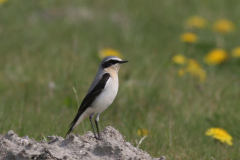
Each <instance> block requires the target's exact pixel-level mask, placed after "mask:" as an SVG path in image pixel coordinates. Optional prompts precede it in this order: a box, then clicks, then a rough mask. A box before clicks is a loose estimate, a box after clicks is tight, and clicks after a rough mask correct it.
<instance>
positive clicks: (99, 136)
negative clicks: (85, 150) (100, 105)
mask: <svg viewBox="0 0 240 160" xmlns="http://www.w3.org/2000/svg"><path fill="white" fill-rule="evenodd" d="M93 116H94V114H91V115H90V116H89V119H90V121H91V124H92V128H93V133H94V136H95V138H96V139H97V140H102V138H101V135H100V133H99V128H98V121H99V114H98V115H97V117H96V119H95V124H96V127H97V132H98V137H97V135H96V132H95V129H94V125H93V122H92V118H93Z"/></svg>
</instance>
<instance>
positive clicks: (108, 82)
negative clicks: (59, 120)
mask: <svg viewBox="0 0 240 160" xmlns="http://www.w3.org/2000/svg"><path fill="white" fill-rule="evenodd" d="M126 62H128V61H123V60H121V59H120V58H118V57H116V56H108V57H105V58H104V59H103V60H102V62H101V64H100V66H99V68H98V72H97V75H96V77H95V78H94V80H93V82H92V84H91V86H90V88H89V90H88V92H87V95H86V96H85V98H84V99H83V101H82V104H81V105H80V107H79V109H78V113H77V115H76V117H75V118H74V120H73V121H72V123H71V124H70V126H69V130H68V132H67V134H66V136H67V135H69V134H70V133H71V132H72V131H73V130H74V129H75V128H76V126H77V125H78V124H79V123H80V122H82V121H83V119H84V118H86V117H89V119H90V121H91V124H92V128H93V132H94V136H95V138H96V139H98V140H101V139H102V138H101V136H100V133H99V129H98V121H99V115H100V114H101V113H102V111H104V110H105V109H106V108H107V107H108V106H109V105H110V104H112V102H113V100H114V99H115V97H116V95H117V92H118V70H119V68H120V65H121V64H122V63H126ZM94 114H97V116H96V119H95V123H96V127H97V132H98V137H97V135H96V132H95V129H94V125H93V122H92V118H93V116H94Z"/></svg>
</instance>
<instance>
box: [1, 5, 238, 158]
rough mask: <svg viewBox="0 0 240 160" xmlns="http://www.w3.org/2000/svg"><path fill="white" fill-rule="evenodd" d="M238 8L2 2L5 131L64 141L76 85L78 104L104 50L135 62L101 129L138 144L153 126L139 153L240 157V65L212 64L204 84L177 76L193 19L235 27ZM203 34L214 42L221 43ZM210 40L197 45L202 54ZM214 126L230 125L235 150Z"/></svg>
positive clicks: (123, 72) (124, 73) (233, 42)
mask: <svg viewBox="0 0 240 160" xmlns="http://www.w3.org/2000/svg"><path fill="white" fill-rule="evenodd" d="M239 7H240V2H238V1H237V0H231V1H226V0H225V1H186V0H184V1H173V0H168V1H157V0H154V1H136V0H135V1H133V0H131V1H127V0H123V1H109V0H104V1H103V0H102V1H69V2H67V1H63V0H52V1H47V0H41V1H37V0H33V1H29V0H25V1H10V0H9V1H8V2H7V3H5V4H4V5H2V6H0V40H1V43H0V51H1V52H0V76H1V78H0V131H1V134H5V133H6V132H7V131H8V130H14V131H15V132H17V133H18V134H19V135H20V136H24V135H29V137H33V138H35V139H37V140H41V139H43V137H42V133H43V134H44V135H45V136H46V135H60V136H64V135H65V133H66V131H67V129H68V126H69V124H70V123H71V121H72V119H73V118H74V116H75V114H76V112H77V108H78V106H77V100H76V98H75V94H74V91H73V87H75V88H76V91H77V94H78V98H79V101H81V100H82V99H83V97H84V96H85V93H86V92H87V90H88V87H89V85H90V84H91V82H92V80H93V78H94V76H95V73H96V71H97V68H98V65H99V63H100V59H99V57H98V51H99V50H100V49H103V48H106V47H111V48H115V49H117V50H119V51H120V52H121V53H122V54H123V56H124V59H126V60H129V61H130V62H129V63H128V64H125V65H123V66H122V67H121V69H120V72H119V78H120V88H119V93H118V95H117V98H116V99H115V101H114V103H113V104H112V105H111V107H109V108H108V109H107V110H106V111H104V112H103V113H102V114H101V116H100V128H101V129H103V128H104V127H106V126H108V125H111V126H113V127H115V128H116V129H118V130H119V131H120V132H121V133H122V134H123V135H124V136H126V140H127V141H130V142H132V143H133V144H134V145H135V146H136V142H135V140H140V138H141V137H139V135H137V130H138V129H140V128H145V129H147V130H149V131H150V135H149V136H148V137H147V138H146V139H145V140H144V141H143V143H142V144H141V145H140V148H141V149H143V150H146V151H148V152H149V153H150V154H151V155H152V156H155V157H157V156H158V157H159V156H161V155H165V156H166V157H167V159H239V158H240V156H239V152H240V149H239V148H240V147H239V144H240V128H239V125H238V124H237V123H238V122H239V121H240V117H239V113H240V108H239V105H240V98H239V97H240V90H239V89H240V74H239V64H232V65H225V64H223V65H222V66H220V67H217V68H211V67H210V68H207V67H205V68H206V69H207V80H206V82H205V83H202V84H198V83H197V82H195V81H194V79H192V78H190V77H178V76H177V70H176V67H175V66H174V65H173V64H172V63H171V57H172V56H173V55H174V54H177V53H181V52H184V50H185V49H184V45H183V44H182V43H181V42H180V41H179V35H180V34H181V33H182V32H184V31H185V30H184V27H183V23H184V21H185V20H186V19H187V18H188V17H189V16H192V15H202V16H204V17H205V18H207V19H209V20H210V21H214V20H215V19H218V18H229V19H231V20H232V21H233V22H235V23H236V25H237V27H238V26H239V25H240V24H239V18H240V10H239ZM206 32H207V31H206ZM239 33H240V32H239V31H238V32H235V33H234V34H231V36H226V39H227V40H226V43H227V46H229V48H232V47H235V46H237V45H239V37H240V35H239ZM202 38H203V39H205V40H207V42H209V43H210V46H211V45H212V43H213V41H214V38H213V37H211V36H209V34H205V35H204V37H202ZM209 43H206V44H204V43H202V44H199V45H200V48H203V50H199V51H195V52H196V53H195V54H196V58H197V57H198V58H199V57H202V55H204V54H205V52H208V51H209V49H210V48H211V47H209ZM202 46H204V47H202ZM196 47H199V46H198V45H196ZM51 83H54V84H55V87H54V89H52V88H51V87H49V85H51ZM83 124H84V128H85V130H84V129H83V127H82V125H81V124H80V125H79V126H78V127H77V128H76V129H75V131H74V133H76V134H84V132H86V131H88V130H92V129H91V126H90V123H89V121H88V120H85V121H84V122H83ZM210 127H222V128H224V129H226V130H227V131H228V132H229V133H230V134H231V135H232V136H233V146H231V147H229V146H226V145H221V144H218V143H215V141H214V140H213V139H211V138H210V137H207V136H205V135H204V133H205V131H206V130H207V129H208V128H210Z"/></svg>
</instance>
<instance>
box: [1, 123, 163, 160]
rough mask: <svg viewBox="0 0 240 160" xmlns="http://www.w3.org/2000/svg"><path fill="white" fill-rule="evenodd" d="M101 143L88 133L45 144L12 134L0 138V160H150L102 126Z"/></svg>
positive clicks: (116, 132)
mask: <svg viewBox="0 0 240 160" xmlns="http://www.w3.org/2000/svg"><path fill="white" fill-rule="evenodd" d="M101 135H102V138H103V140H101V141H99V140H96V139H95V138H94V136H93V133H92V132H87V133H86V134H85V135H83V136H79V135H77V136H76V135H73V134H71V135H70V136H69V137H68V138H67V139H64V138H62V137H58V136H49V137H48V139H49V143H47V142H46V141H44V140H42V141H40V142H36V141H35V140H34V139H30V138H21V137H18V135H17V134H16V133H14V132H13V131H8V133H7V134H6V135H4V136H2V135H0V159H6V160H14V159H21V160H25V159H37V160H40V159H41V160H42V159H44V160H45V159H53V160H60V159H63V160H70V159H85V160H93V159H101V160H102V159H108V160H111V159H114V160H115V159H121V160H122V159H123V160H124V159H132V160H133V159H139V160H142V159H145V160H148V159H154V160H165V159H166V158H165V157H164V156H163V157H161V158H151V157H150V155H149V154H148V153H147V152H145V151H142V150H141V149H137V148H135V147H134V146H133V145H131V144H130V143H129V142H126V141H125V140H124V139H123V136H122V135H121V134H120V133H119V132H118V131H117V130H116V129H114V128H113V127H106V128H105V129H104V130H103V131H102V132H101Z"/></svg>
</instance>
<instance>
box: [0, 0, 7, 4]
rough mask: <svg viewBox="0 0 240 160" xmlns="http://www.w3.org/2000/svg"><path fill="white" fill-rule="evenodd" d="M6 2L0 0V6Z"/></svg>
mask: <svg viewBox="0 0 240 160" xmlns="http://www.w3.org/2000/svg"><path fill="white" fill-rule="evenodd" d="M7 1H8V0H0V5H1V4H4V3H6V2H7Z"/></svg>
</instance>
